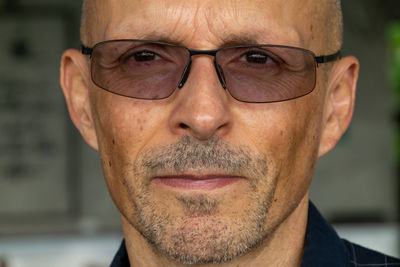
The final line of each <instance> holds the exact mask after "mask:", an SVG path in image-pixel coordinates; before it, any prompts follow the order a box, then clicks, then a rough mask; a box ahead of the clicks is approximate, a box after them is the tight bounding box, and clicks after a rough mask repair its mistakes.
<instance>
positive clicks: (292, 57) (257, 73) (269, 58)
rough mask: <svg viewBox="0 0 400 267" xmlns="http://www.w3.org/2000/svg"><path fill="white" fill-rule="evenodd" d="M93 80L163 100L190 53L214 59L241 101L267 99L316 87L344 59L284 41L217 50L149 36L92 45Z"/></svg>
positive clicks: (181, 80)
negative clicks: (329, 66)
mask: <svg viewBox="0 0 400 267" xmlns="http://www.w3.org/2000/svg"><path fill="white" fill-rule="evenodd" d="M82 53H83V54H84V55H89V56H90V58H91V76H92V81H93V82H94V84H96V85H97V86H98V87H100V88H102V89H105V90H107V91H109V92H112V93H115V94H118V95H122V96H126V97H131V98H137V99H151V100H155V99H164V98H167V97H169V96H170V95H171V94H172V93H173V92H174V91H175V89H176V88H182V87H183V86H184V84H185V82H186V81H187V79H188V77H189V73H190V67H191V64H192V56H197V55H207V56H212V57H214V66H215V70H216V72H217V76H218V78H219V81H220V83H221V85H222V87H223V88H224V89H226V90H227V91H228V92H229V93H230V94H231V96H232V97H234V98H235V99H237V100H239V101H242V102H249V103H268V102H277V101H284V100H289V99H294V98H297V97H301V96H304V95H306V94H308V93H310V92H312V91H313V90H314V87H315V83H316V68H317V67H318V65H319V64H321V63H326V62H331V61H334V60H337V59H339V58H340V51H338V52H337V53H335V54H332V55H327V56H315V55H314V53H313V52H311V51H309V50H306V49H303V48H298V47H290V46H284V45H263V44H260V45H258V44H257V45H239V46H230V47H223V48H220V49H215V50H194V49H189V48H187V47H184V46H180V45H174V44H169V43H163V42H153V41H146V40H111V41H104V42H100V43H98V44H96V45H95V46H94V47H93V48H89V47H86V46H82Z"/></svg>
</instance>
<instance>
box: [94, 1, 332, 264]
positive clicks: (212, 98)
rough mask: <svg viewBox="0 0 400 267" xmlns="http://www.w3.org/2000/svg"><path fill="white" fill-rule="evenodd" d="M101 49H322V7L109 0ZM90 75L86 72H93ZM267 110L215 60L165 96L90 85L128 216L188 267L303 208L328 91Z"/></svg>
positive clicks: (107, 164)
mask: <svg viewBox="0 0 400 267" xmlns="http://www.w3.org/2000/svg"><path fill="white" fill-rule="evenodd" d="M104 2H105V4H104V9H102V10H101V11H100V13H99V14H96V16H98V17H102V18H103V19H102V23H101V24H99V25H98V28H97V29H96V32H95V35H94V36H95V40H93V43H91V44H88V45H93V44H95V43H97V42H100V41H104V40H111V39H151V40H155V41H160V40H161V41H163V40H169V41H174V42H175V43H178V44H180V45H184V46H187V47H189V48H192V49H216V48H220V47H222V46H226V45H230V44H238V43H239V42H241V43H243V42H245V40H256V41H257V43H262V44H279V45H290V46H297V47H303V48H306V49H310V50H313V51H314V52H315V53H316V54H328V53H331V52H334V51H324V50H323V49H321V47H318V46H317V45H314V44H313V42H312V39H313V38H316V37H315V36H314V35H316V33H314V32H313V30H312V29H313V28H314V29H315V28H317V27H316V26H315V25H312V21H309V20H307V18H310V17H312V16H311V15H310V14H311V12H312V2H313V1H295V0H294V1H285V3H284V4H282V1H277V0H269V1H250V0H249V1H244V0H240V1H239V0H238V1H233V0H219V1H204V0H202V1H201V0H198V1H197V0H194V1H176V0H167V1H156V0H146V1H139V0H137V1H131V0H129V1H128V0H109V1H104ZM88 68H89V65H88ZM321 73H322V72H321V71H319V72H318V73H317V77H318V78H317V79H318V81H317V86H316V88H315V90H314V91H313V92H312V93H311V94H309V95H306V96H304V97H301V98H298V99H295V100H290V101H284V102H277V103H268V104H251V103H244V102H239V101H237V100H235V99H234V98H233V97H231V96H230V95H229V93H228V92H227V91H226V90H224V89H223V88H222V86H221V84H220V83H219V81H218V77H217V74H216V72H215V68H214V65H213V58H212V57H211V56H195V57H193V63H192V67H191V72H190V75H189V78H188V80H187V82H186V83H185V85H184V87H183V88H181V89H176V91H175V92H174V93H173V94H172V95H171V96H170V97H169V98H167V99H163V100H138V99H132V98H127V97H123V96H118V95H115V94H112V93H109V92H106V91H104V90H101V89H100V88H98V87H96V86H95V85H94V84H93V83H92V82H91V81H90V78H89V77H87V82H88V84H89V87H90V88H89V96H90V97H89V99H90V103H91V118H92V119H93V121H94V125H95V132H96V140H97V145H93V146H94V147H95V148H98V150H99V152H100V155H101V160H102V167H103V170H104V173H105V177H106V181H107V184H108V187H109V190H110V193H111V196H112V198H113V200H114V201H115V203H116V205H117V207H118V209H119V210H120V212H121V214H122V219H123V223H124V224H125V225H124V227H132V229H134V230H135V231H138V232H139V233H140V234H142V235H143V236H144V237H145V238H146V239H147V240H148V241H149V242H150V243H151V244H154V245H155V246H156V247H157V248H158V250H159V251H162V252H163V253H165V254H166V255H168V256H169V257H172V258H173V259H175V260H178V261H180V262H185V263H196V262H197V263H202V262H203V263H205V262H221V261H226V260H230V259H232V258H234V257H236V256H238V255H242V254H244V253H246V252H248V251H249V250H250V249H251V248H253V247H255V246H256V245H259V244H260V242H261V241H263V240H268V238H269V237H270V236H271V235H272V233H273V232H274V231H275V230H276V229H277V228H279V226H280V225H281V223H282V222H284V221H285V219H286V218H287V217H288V216H289V215H290V214H291V213H292V212H293V210H294V209H295V208H296V207H297V205H298V204H299V203H300V202H301V201H306V199H307V191H308V186H309V183H310V180H311V176H312V172H313V169H314V165H315V162H316V159H317V157H318V153H319V145H320V144H319V143H320V135H321V131H322V130H323V125H322V123H321V121H322V117H323V112H324V102H325V98H326V97H325V88H324V87H323V86H321V80H322V78H321V77H322V76H323V75H321Z"/></svg>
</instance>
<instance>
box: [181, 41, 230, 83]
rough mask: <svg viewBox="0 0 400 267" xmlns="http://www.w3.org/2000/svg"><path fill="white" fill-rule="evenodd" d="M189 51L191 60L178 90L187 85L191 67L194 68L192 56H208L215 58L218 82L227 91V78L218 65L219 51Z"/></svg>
mask: <svg viewBox="0 0 400 267" xmlns="http://www.w3.org/2000/svg"><path fill="white" fill-rule="evenodd" d="M188 51H189V54H190V60H189V63H188V64H187V66H186V68H185V70H184V72H183V75H182V78H181V81H180V82H179V85H178V88H182V87H183V86H184V85H185V83H186V81H187V79H188V77H189V73H190V70H191V66H192V56H201V55H206V56H212V57H214V67H215V71H216V72H217V76H218V80H219V82H220V83H221V85H222V87H223V88H224V89H226V83H225V77H224V76H223V72H222V69H221V67H220V66H219V65H218V62H217V52H218V51H219V49H213V50H197V49H188Z"/></svg>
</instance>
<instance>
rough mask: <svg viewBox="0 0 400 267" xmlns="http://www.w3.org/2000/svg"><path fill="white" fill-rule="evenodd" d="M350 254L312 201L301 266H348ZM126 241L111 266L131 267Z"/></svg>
mask: <svg viewBox="0 0 400 267" xmlns="http://www.w3.org/2000/svg"><path fill="white" fill-rule="evenodd" d="M348 262H349V255H348V252H347V249H346V246H345V244H344V242H343V241H342V240H341V239H340V238H339V236H338V235H337V234H336V232H335V230H333V228H332V227H331V226H330V225H329V224H328V223H327V222H326V221H325V219H324V218H323V217H322V216H321V214H320V213H319V212H318V210H317V209H316V208H315V206H314V205H313V204H312V203H311V202H310V205H309V210H308V222H307V229H306V240H305V248H304V253H303V262H302V264H301V267H316V266H324V267H346V266H348ZM129 266H130V265H129V258H128V253H127V252H126V247H125V241H122V244H121V246H120V248H119V250H118V252H117V254H116V256H115V258H114V260H113V262H112V263H111V265H110V267H129Z"/></svg>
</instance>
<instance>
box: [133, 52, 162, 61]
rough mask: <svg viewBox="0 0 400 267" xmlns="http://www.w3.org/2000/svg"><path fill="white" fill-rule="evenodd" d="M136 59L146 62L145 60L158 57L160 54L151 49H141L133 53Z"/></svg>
mask: <svg viewBox="0 0 400 267" xmlns="http://www.w3.org/2000/svg"><path fill="white" fill-rule="evenodd" d="M133 57H134V58H135V60H136V61H138V62H144V61H151V60H155V59H157V57H158V55H157V54H156V53H153V52H150V51H141V52H137V53H135V54H134V55H133Z"/></svg>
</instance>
